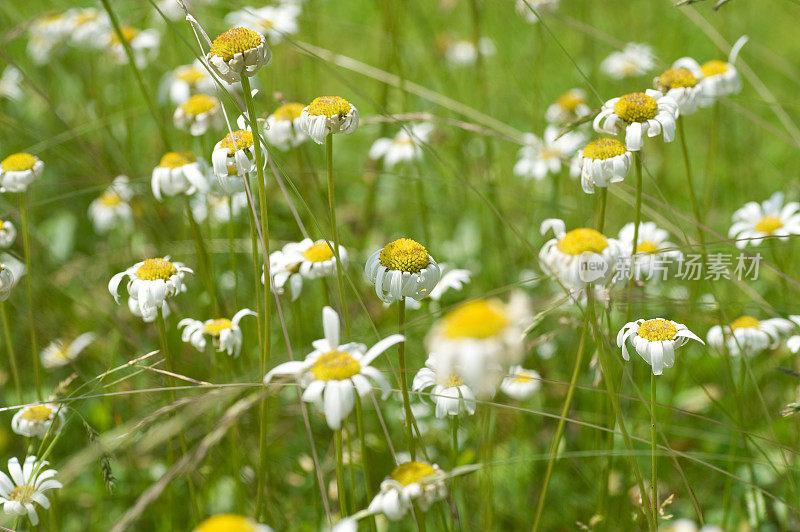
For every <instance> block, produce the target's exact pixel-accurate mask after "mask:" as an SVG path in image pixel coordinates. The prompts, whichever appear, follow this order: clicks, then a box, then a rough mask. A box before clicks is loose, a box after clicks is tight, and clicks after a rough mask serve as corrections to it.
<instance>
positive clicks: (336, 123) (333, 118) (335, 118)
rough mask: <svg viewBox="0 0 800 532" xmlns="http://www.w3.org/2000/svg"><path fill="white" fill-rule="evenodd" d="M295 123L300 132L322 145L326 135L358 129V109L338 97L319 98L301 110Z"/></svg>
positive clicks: (346, 132)
mask: <svg viewBox="0 0 800 532" xmlns="http://www.w3.org/2000/svg"><path fill="white" fill-rule="evenodd" d="M297 123H298V124H299V125H300V131H303V132H304V133H305V134H307V135H308V136H309V137H311V140H313V141H314V142H316V143H317V144H322V143H324V142H325V137H327V136H328V135H332V134H335V133H344V134H346V135H349V134H351V133H353V132H354V131H355V130H356V128H358V109H356V108H355V106H354V105H353V104H351V103H350V102H348V101H347V100H345V99H344V98H340V97H339V96H320V97H318V98H314V100H313V101H312V102H311V103H310V104H308V106H306V107H305V108H303V110H302V111H301V112H300V118H298V119H297Z"/></svg>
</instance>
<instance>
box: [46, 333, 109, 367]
mask: <svg viewBox="0 0 800 532" xmlns="http://www.w3.org/2000/svg"><path fill="white" fill-rule="evenodd" d="M95 338H97V335H95V334H94V333H92V332H87V333H83V334H81V335H80V336H78V337H77V338H75V339H74V340H73V341H72V342H70V343H69V344H64V342H62V341H61V340H60V339H57V340H53V341H52V342H50V344H49V345H48V346H47V347H45V348H44V349H43V350H42V354H41V356H40V358H41V361H42V367H43V368H45V369H55V368H60V367H61V366H66V365H67V364H69V363H70V362H74V361H75V360H77V359H78V357H79V356H80V354H81V352H83V350H84V349H86V348H87V347H89V345H91V344H92V342H94V340H95Z"/></svg>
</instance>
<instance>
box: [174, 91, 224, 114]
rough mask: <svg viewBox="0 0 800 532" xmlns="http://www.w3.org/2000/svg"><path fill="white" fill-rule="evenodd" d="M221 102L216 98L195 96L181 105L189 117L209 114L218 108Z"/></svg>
mask: <svg viewBox="0 0 800 532" xmlns="http://www.w3.org/2000/svg"><path fill="white" fill-rule="evenodd" d="M218 104H219V102H218V101H217V99H216V98H213V97H211V96H207V95H205V94H195V95H194V96H192V97H191V98H189V99H188V100H186V101H185V102H183V104H182V105H181V109H183V112H184V113H186V114H187V115H195V116H196V115H199V114H201V113H207V112H209V111H211V110H212V109H214V108H215V107H217V105H218Z"/></svg>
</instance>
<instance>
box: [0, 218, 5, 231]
mask: <svg viewBox="0 0 800 532" xmlns="http://www.w3.org/2000/svg"><path fill="white" fill-rule="evenodd" d="M5 225H6V222H4V221H3V220H0V231H2V230H3V227H5Z"/></svg>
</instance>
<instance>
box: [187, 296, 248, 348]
mask: <svg viewBox="0 0 800 532" xmlns="http://www.w3.org/2000/svg"><path fill="white" fill-rule="evenodd" d="M245 316H258V314H256V313H255V312H253V311H252V310H250V309H249V308H244V309H242V310H240V311H239V312H237V313H236V314H234V315H233V318H231V319H228V318H217V319H212V320H206V321H199V320H193V319H191V318H185V319H182V320H181V321H179V322H178V329H181V328H182V329H183V332H182V333H181V340H182V341H184V342H189V343H191V344H192V345H193V346H194V347H195V349H197V350H198V351H200V352H203V351H205V349H206V338H207V337H208V338H211V341H212V342H213V344H214V348H215V349H216V350H217V351H220V352H222V351H227V353H228V356H234V357H238V356H239V352H240V351H241V350H242V329H240V328H239V321H240V320H241V319H242V318H244V317H245Z"/></svg>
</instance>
